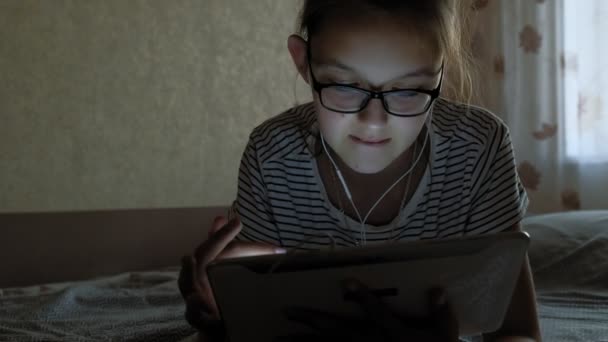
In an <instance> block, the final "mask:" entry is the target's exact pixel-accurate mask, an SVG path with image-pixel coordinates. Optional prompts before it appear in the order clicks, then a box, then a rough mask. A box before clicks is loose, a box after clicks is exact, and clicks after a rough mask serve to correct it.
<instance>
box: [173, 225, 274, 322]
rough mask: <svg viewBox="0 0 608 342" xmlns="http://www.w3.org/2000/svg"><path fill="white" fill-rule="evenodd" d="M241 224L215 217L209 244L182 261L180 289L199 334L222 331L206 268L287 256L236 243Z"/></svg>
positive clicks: (264, 247)
mask: <svg viewBox="0 0 608 342" xmlns="http://www.w3.org/2000/svg"><path fill="white" fill-rule="evenodd" d="M241 228H242V225H241V222H240V220H238V219H233V220H231V221H228V220H227V219H226V218H225V217H223V216H220V217H216V218H215V220H214V222H213V224H212V227H211V229H210V230H209V236H208V238H207V240H206V241H204V242H203V243H202V244H201V245H199V246H198V247H197V248H196V250H195V252H194V256H185V257H184V258H182V269H181V271H180V275H179V280H178V285H179V290H180V292H181V294H182V296H183V297H184V300H185V301H186V319H187V320H188V322H189V323H190V324H191V325H192V326H194V327H196V328H198V329H199V330H207V331H209V330H214V329H217V328H221V322H220V315H219V311H218V308H217V304H216V302H215V298H214V296H213V291H212V290H211V285H210V284H209V278H208V277H207V266H208V265H209V264H210V263H211V262H212V261H214V260H219V259H226V258H237V257H245V256H255V255H263V254H276V253H284V252H285V251H284V250H283V249H281V248H277V247H275V246H272V245H268V244H262V243H255V242H240V241H234V238H235V237H236V236H237V235H238V234H239V232H240V231H241Z"/></svg>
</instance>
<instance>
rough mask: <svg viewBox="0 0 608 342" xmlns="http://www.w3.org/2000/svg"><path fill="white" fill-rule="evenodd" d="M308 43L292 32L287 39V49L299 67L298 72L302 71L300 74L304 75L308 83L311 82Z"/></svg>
mask: <svg viewBox="0 0 608 342" xmlns="http://www.w3.org/2000/svg"><path fill="white" fill-rule="evenodd" d="M306 44H307V43H306V41H305V40H304V39H303V38H302V37H300V36H298V35H296V34H292V35H291V36H289V38H288V39H287V49H289V54H290V55H291V59H292V60H293V63H294V64H295V66H296V68H297V69H298V73H300V76H302V78H303V79H304V81H305V82H306V83H309V80H308V59H307V56H306V51H307V49H306Z"/></svg>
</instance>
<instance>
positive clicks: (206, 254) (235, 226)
mask: <svg viewBox="0 0 608 342" xmlns="http://www.w3.org/2000/svg"><path fill="white" fill-rule="evenodd" d="M241 227H242V226H241V222H240V220H239V219H237V218H235V219H233V220H230V221H229V222H228V223H227V224H226V225H225V226H224V227H222V228H221V229H219V230H218V231H217V232H216V233H215V234H213V235H211V236H210V237H209V239H207V240H206V241H205V242H203V243H202V244H201V245H200V246H199V247H198V248H197V249H196V260H197V264H198V271H199V272H205V269H206V267H207V265H208V264H209V263H210V262H211V261H213V260H214V259H215V258H216V257H217V256H218V255H219V254H220V253H221V252H222V250H224V248H226V246H227V245H228V244H229V243H230V242H231V241H232V240H233V239H234V238H235V237H236V236H237V235H238V234H239V232H240V231H241Z"/></svg>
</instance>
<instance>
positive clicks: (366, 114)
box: [357, 99, 389, 126]
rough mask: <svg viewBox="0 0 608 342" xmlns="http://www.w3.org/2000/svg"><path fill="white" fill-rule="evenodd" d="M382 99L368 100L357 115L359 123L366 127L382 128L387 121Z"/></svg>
mask: <svg viewBox="0 0 608 342" xmlns="http://www.w3.org/2000/svg"><path fill="white" fill-rule="evenodd" d="M388 115H389V114H388V113H387V112H386V110H384V105H383V104H382V99H370V100H369V102H368V103H367V106H365V108H363V110H361V111H360V112H359V114H357V117H358V118H359V121H361V122H362V123H364V124H366V125H368V126H384V125H386V123H387V121H388Z"/></svg>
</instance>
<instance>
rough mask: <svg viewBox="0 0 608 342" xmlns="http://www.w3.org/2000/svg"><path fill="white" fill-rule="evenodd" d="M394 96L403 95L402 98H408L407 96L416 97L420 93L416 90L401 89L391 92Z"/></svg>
mask: <svg viewBox="0 0 608 342" xmlns="http://www.w3.org/2000/svg"><path fill="white" fill-rule="evenodd" d="M393 95H394V96H399V97H403V98H408V97H416V96H419V95H420V93H419V92H417V91H413V90H402V91H396V92H394V93H393Z"/></svg>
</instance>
